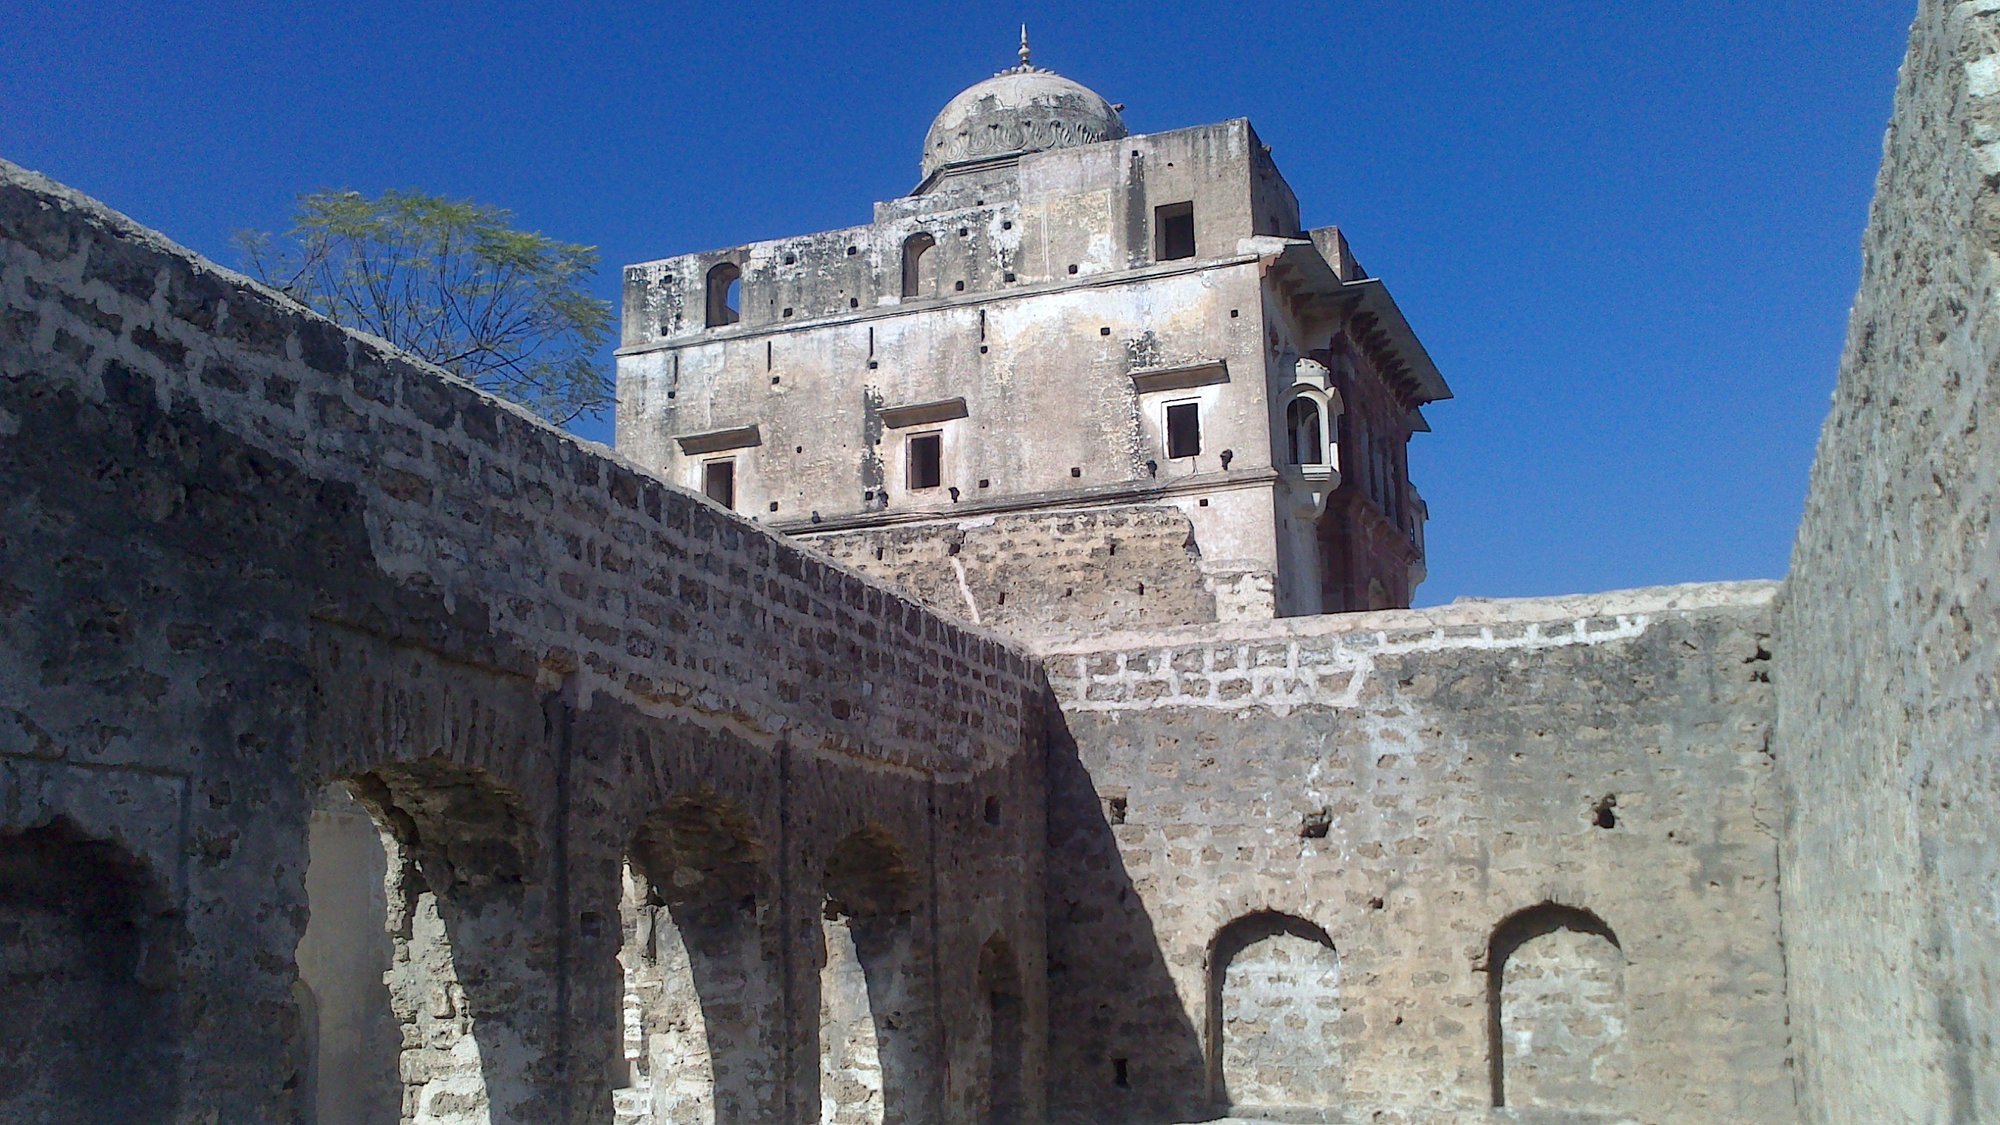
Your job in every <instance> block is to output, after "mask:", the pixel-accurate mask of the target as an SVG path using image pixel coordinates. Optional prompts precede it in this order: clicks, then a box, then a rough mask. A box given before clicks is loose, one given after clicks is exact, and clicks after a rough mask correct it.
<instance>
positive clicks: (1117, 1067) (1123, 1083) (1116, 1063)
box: [1111, 1059, 1132, 1090]
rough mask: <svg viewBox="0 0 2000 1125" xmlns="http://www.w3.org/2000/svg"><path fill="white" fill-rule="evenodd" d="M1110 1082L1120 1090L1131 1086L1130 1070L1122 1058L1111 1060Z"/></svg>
mask: <svg viewBox="0 0 2000 1125" xmlns="http://www.w3.org/2000/svg"><path fill="white" fill-rule="evenodd" d="M1111 1084H1112V1085H1113V1086H1116V1087H1118V1088H1119V1089H1120V1090H1129V1089H1131V1088H1132V1070H1131V1067H1129V1066H1127V1065H1126V1062H1125V1060H1124V1059H1112V1060H1111Z"/></svg>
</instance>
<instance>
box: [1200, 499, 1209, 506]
mask: <svg viewBox="0 0 2000 1125" xmlns="http://www.w3.org/2000/svg"><path fill="white" fill-rule="evenodd" d="M1201 506H1202V507H1204V508H1206V507H1208V497H1206V496H1204V497H1202V498H1201Z"/></svg>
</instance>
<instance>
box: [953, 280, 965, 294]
mask: <svg viewBox="0 0 2000 1125" xmlns="http://www.w3.org/2000/svg"><path fill="white" fill-rule="evenodd" d="M951 288H952V291H953V292H956V293H963V292H965V282H963V281H954V282H952V283H951Z"/></svg>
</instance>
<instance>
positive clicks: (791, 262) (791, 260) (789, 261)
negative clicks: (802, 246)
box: [785, 254, 799, 266]
mask: <svg viewBox="0 0 2000 1125" xmlns="http://www.w3.org/2000/svg"><path fill="white" fill-rule="evenodd" d="M785 264H786V265H788V266H795V265H798V264H799V256H798V255H797V254H787V255H785Z"/></svg>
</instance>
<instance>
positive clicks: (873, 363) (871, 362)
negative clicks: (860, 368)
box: [868, 359, 880, 371]
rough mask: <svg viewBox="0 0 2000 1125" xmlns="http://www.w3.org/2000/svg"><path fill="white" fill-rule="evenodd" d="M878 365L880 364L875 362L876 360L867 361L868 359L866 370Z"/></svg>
mask: <svg viewBox="0 0 2000 1125" xmlns="http://www.w3.org/2000/svg"><path fill="white" fill-rule="evenodd" d="M878 366H880V365H879V364H877V363H876V362H875V361H874V360H872V359H871V360H869V361H868V370H870V371H873V370H875V368H876V367H878Z"/></svg>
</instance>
